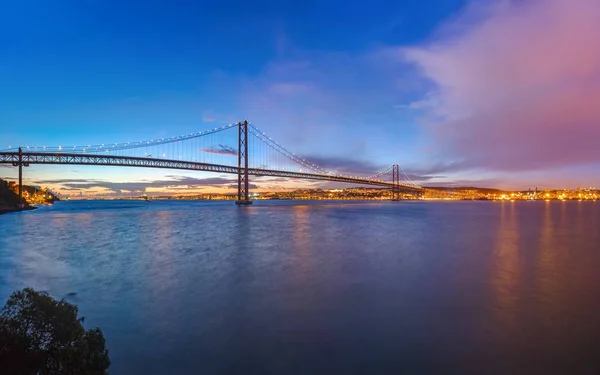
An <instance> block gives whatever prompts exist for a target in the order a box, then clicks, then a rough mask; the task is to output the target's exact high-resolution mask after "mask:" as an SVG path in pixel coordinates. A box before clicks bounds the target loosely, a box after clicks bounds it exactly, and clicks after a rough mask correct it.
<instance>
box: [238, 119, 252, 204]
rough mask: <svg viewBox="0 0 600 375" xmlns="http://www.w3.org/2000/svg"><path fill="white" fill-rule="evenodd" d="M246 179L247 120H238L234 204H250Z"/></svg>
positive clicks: (247, 180)
mask: <svg viewBox="0 0 600 375" xmlns="http://www.w3.org/2000/svg"><path fill="white" fill-rule="evenodd" d="M248 183H249V179H248V120H244V122H238V196H237V200H236V201H235V204H237V205H248V204H252V201H251V200H250V196H249V193H250V192H249V189H250V188H249V186H248Z"/></svg>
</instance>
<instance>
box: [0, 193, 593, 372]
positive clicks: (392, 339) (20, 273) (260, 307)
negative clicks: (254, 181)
mask: <svg viewBox="0 0 600 375" xmlns="http://www.w3.org/2000/svg"><path fill="white" fill-rule="evenodd" d="M25 286H29V287H34V288H37V289H43V290H47V291H49V292H50V294H51V295H53V296H55V297H64V298H65V299H67V300H68V301H70V302H72V303H75V304H77V305H78V306H79V308H80V315H82V316H84V317H85V325H86V327H93V326H99V327H100V328H101V329H102V331H103V332H104V334H105V336H106V339H107V346H108V347H109V349H110V356H111V359H112V365H111V368H110V373H111V374H114V375H125V374H200V373H201V374H453V373H460V374H557V373H558V374H598V373H600V365H599V364H600V359H598V355H597V352H598V351H597V349H598V348H599V343H600V319H599V316H600V202H599V203H594V202H503V203H500V202H382V203H363V202H353V203H335V202H329V203H320V202H282V201H279V202H277V201H271V202H256V204H254V205H253V206H251V207H235V206H234V205H233V204H232V203H231V202H169V201H154V202H150V203H147V202H138V201H112V202H109V201H107V202H59V203H57V204H55V205H54V206H51V207H42V208H40V209H38V210H36V211H32V212H23V213H16V214H9V215H3V216H0V303H1V304H3V303H4V302H5V301H6V298H7V297H8V295H9V294H10V293H11V291H13V290H15V289H19V288H22V287H25Z"/></svg>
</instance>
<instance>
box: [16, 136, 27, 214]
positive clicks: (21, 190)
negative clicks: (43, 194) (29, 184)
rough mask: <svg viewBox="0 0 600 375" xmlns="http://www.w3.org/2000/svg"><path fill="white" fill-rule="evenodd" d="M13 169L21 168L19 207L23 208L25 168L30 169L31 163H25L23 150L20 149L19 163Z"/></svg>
mask: <svg viewBox="0 0 600 375" xmlns="http://www.w3.org/2000/svg"><path fill="white" fill-rule="evenodd" d="M13 167H19V207H21V208H23V206H25V205H24V204H23V167H29V163H27V162H25V163H23V149H22V148H21V147H19V161H18V162H16V163H13Z"/></svg>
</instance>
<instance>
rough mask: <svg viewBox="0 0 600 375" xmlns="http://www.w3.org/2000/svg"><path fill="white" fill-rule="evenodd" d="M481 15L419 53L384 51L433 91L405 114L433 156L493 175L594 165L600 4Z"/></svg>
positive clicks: (554, 1)
mask: <svg viewBox="0 0 600 375" xmlns="http://www.w3.org/2000/svg"><path fill="white" fill-rule="evenodd" d="M482 10H484V11H482ZM478 11H479V13H478V14H479V17H473V12H470V13H469V14H468V15H467V16H464V17H459V18H458V19H457V20H455V21H454V22H452V23H451V24H450V25H449V26H447V27H444V28H443V29H442V30H441V31H440V33H439V34H438V35H437V36H436V37H435V39H434V40H433V41H431V42H430V43H428V44H427V45H425V46H417V47H412V48H392V49H391V50H390V51H388V53H391V54H395V55H396V57H397V58H398V59H401V60H403V61H410V62H412V63H414V64H415V65H416V66H417V67H418V68H419V69H420V71H421V73H422V75H423V77H425V78H427V79H428V80H430V82H431V83H432V84H433V86H434V89H433V90H432V91H431V92H430V93H428V94H427V95H426V96H425V97H424V98H423V100H419V101H416V102H413V103H410V104H408V105H407V107H409V108H412V109H413V110H416V111H423V113H424V115H425V116H426V128H427V129H428V130H429V131H430V132H431V134H432V136H433V142H434V147H433V148H432V149H434V150H436V153H437V154H438V155H437V156H438V157H439V158H440V159H443V158H445V159H450V160H458V161H460V162H461V163H462V166H463V167H465V168H466V167H485V168H488V169H490V170H497V171H521V170H534V169H551V168H557V167H562V166H577V165H586V164H592V163H597V162H600V153H599V152H598V139H599V138H600V105H599V103H598V98H600V45H599V44H598V35H600V22H598V20H600V2H599V1H597V0H570V1H565V0H531V1H526V2H519V1H502V2H495V3H494V4H493V6H489V7H486V8H481V7H480V8H478ZM473 19H476V22H475V23H473Z"/></svg>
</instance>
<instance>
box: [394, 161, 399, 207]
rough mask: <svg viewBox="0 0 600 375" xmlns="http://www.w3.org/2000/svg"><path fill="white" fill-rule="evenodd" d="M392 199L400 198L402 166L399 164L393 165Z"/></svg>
mask: <svg viewBox="0 0 600 375" xmlns="http://www.w3.org/2000/svg"><path fill="white" fill-rule="evenodd" d="M392 182H393V184H394V186H393V187H392V200H393V201H399V200H400V166H399V165H398V164H394V165H392Z"/></svg>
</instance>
